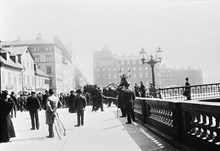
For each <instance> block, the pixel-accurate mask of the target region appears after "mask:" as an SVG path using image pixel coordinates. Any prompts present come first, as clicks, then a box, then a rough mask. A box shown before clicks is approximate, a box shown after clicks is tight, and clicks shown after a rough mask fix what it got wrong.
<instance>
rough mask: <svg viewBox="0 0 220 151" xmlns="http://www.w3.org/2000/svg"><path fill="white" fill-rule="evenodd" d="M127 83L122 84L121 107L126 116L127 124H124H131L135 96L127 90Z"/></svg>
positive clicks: (131, 91)
mask: <svg viewBox="0 0 220 151" xmlns="http://www.w3.org/2000/svg"><path fill="white" fill-rule="evenodd" d="M129 85H130V84H129V83H128V82H126V83H125V84H124V88H125V90H124V92H123V96H122V100H123V107H124V109H125V112H126V116H127V122H126V124H131V119H132V121H133V122H135V116H134V100H135V94H134V91H133V90H131V89H130V88H129Z"/></svg>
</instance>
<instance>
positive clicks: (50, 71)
mask: <svg viewBox="0 0 220 151" xmlns="http://www.w3.org/2000/svg"><path fill="white" fill-rule="evenodd" d="M47 74H52V67H51V66H47Z"/></svg>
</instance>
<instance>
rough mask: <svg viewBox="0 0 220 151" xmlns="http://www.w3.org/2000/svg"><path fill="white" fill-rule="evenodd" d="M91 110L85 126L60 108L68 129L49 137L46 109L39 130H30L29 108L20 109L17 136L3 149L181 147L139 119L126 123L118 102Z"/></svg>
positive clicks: (161, 150) (149, 150)
mask: <svg viewBox="0 0 220 151" xmlns="http://www.w3.org/2000/svg"><path fill="white" fill-rule="evenodd" d="M91 110H92V109H91V106H87V107H86V111H85V122H84V126H82V127H75V126H74V125H76V113H69V112H68V109H67V108H62V109H58V112H59V116H60V119H61V120H62V122H63V124H64V125H65V128H66V132H67V134H66V136H63V137H62V140H60V139H59V138H58V136H57V135H56V132H55V137H54V138H47V137H46V136H47V135H48V126H47V125H46V124H45V111H44V110H41V111H40V112H39V118H40V129H39V130H30V128H31V121H30V116H29V112H20V111H18V112H17V118H13V119H12V121H13V124H14V128H15V131H16V137H15V138H11V141H10V142H8V143H1V144H0V151H15V150H18V151H70V150H71V151H73V150H74V151H87V150H88V151H177V149H175V148H173V147H172V146H170V145H169V144H167V143H166V142H164V141H163V140H162V139H160V138H158V137H157V136H155V135H154V134H153V133H152V132H150V131H149V130H147V128H145V127H143V126H142V125H140V124H139V123H137V122H134V123H132V124H125V123H126V118H120V115H121V113H120V110H118V114H117V107H116V106H112V107H105V108H104V110H105V111H104V112H101V110H98V111H97V112H92V111H91ZM117 115H118V117H117Z"/></svg>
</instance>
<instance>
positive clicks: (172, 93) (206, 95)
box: [157, 83, 220, 100]
mask: <svg viewBox="0 0 220 151" xmlns="http://www.w3.org/2000/svg"><path fill="white" fill-rule="evenodd" d="M189 88H190V93H191V99H192V100H194V99H211V98H220V83H213V84H203V85H192V86H190V87H189ZM184 90H185V87H184V86H183V87H172V88H162V89H157V92H158V94H160V96H161V97H162V98H163V99H165V100H186V97H185V96H184V95H183V93H184Z"/></svg>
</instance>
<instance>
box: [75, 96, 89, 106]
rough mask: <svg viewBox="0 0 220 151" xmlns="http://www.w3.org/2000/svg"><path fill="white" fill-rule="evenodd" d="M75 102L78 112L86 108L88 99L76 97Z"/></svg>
mask: <svg viewBox="0 0 220 151" xmlns="http://www.w3.org/2000/svg"><path fill="white" fill-rule="evenodd" d="M75 101H76V102H75V108H76V110H83V109H84V108H85V107H86V98H85V97H84V96H82V95H79V96H76V99H75Z"/></svg>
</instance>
